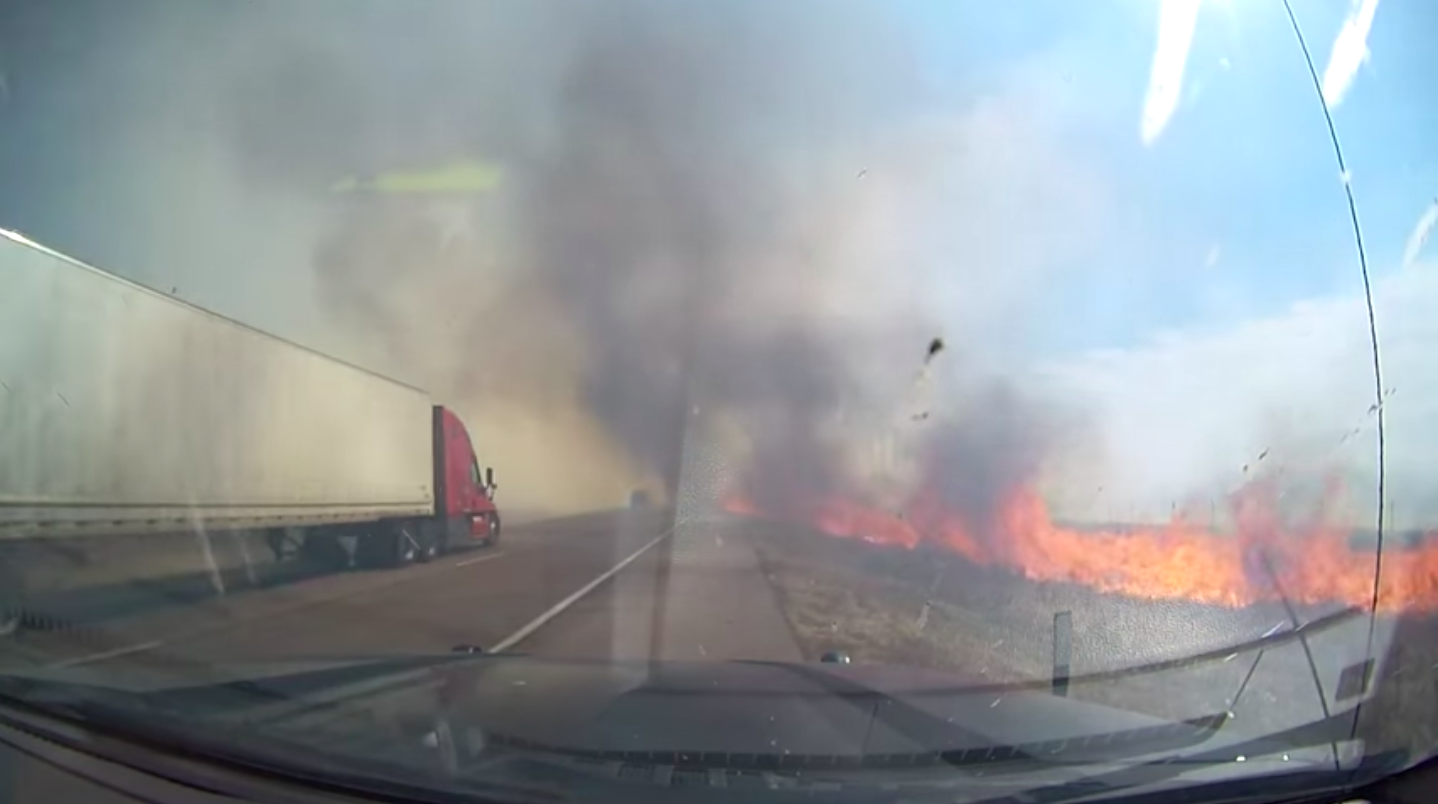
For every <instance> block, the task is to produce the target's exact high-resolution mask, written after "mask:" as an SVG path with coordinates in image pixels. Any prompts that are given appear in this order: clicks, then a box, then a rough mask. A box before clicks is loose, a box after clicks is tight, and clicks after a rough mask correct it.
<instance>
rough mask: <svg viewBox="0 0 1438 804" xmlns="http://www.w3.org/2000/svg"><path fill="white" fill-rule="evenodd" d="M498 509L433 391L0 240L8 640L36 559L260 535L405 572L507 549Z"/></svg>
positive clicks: (0, 497)
mask: <svg viewBox="0 0 1438 804" xmlns="http://www.w3.org/2000/svg"><path fill="white" fill-rule="evenodd" d="M494 490H495V485H494V481H493V471H492V470H485V471H484V472H481V471H480V467H479V464H478V461H477V459H476V457H475V452H474V447H473V444H472V443H471V442H470V438H469V434H468V431H467V430H466V428H465V427H464V424H463V423H462V422H461V421H460V420H459V418H458V417H457V416H455V415H454V413H453V412H452V411H450V410H448V409H446V408H444V407H441V406H439V405H435V404H434V403H433V402H432V401H431V400H430V398H429V395H428V394H426V393H425V392H424V391H421V390H419V389H417V388H413V387H411V386H409V385H405V384H404V383H400V382H396V381H394V380H391V379H387V378H385V377H382V376H380V375H378V374H375V373H373V372H370V371H366V370H364V369H362V368H358V367H356V366H353V365H350V364H347V363H344V362H342V361H339V360H336V359H334V358H331V357H327V356H325V355H323V354H320V353H318V352H315V351H313V350H311V349H307V348H304V347H302V346H299V345H297V344H294V343H291V342H289V341H286V340H283V339H281V338H277V337H274V336H272V335H269V334H266V333H264V332H261V331H259V330H257V329H254V328H252V327H248V326H245V325H244V324H241V323H238V322H236V321H233V320H231V319H228V318H225V317H223V316H219V315H216V314H214V313H211V312H209V311H207V310H204V309H201V308H199V307H196V306H195V305H192V304H188V303H186V302H183V301H180V300H178V299H175V298H173V297H171V296H168V295H166V294H164V293H159V292H156V291H154V290H151V289H149V288H146V287H143V286H141V285H138V284H135V283H133V282H129V281H126V280H124V279H121V278H119V277H116V276H113V275H111V274H108V273H106V272H104V271H101V270H99V269H97V268H93V267H91V266H88V265H85V264H83V263H81V262H79V261H77V260H74V259H71V258H69V257H66V256H65V255H63V254H60V253H58V252H56V251H53V250H51V249H48V248H45V247H44V246H41V245H39V244H37V243H35V242H33V241H30V240H28V239H26V238H25V237H23V236H21V235H18V234H15V233H12V232H7V231H4V230H0V632H3V631H5V630H6V629H7V628H13V626H14V624H15V622H16V614H15V612H16V609H17V607H18V606H20V605H21V604H20V603H18V602H17V599H18V596H19V593H18V592H17V591H16V590H17V589H19V588H20V587H22V586H23V581H24V577H23V574H24V573H23V572H22V571H19V570H16V569H15V567H14V566H13V565H11V566H7V560H6V557H5V556H6V554H7V553H6V551H9V553H8V554H9V555H14V552H15V551H16V550H21V549H22V548H23V547H24V546H25V545H32V546H33V545H36V544H37V543H38V544H40V545H42V546H43V545H47V544H50V543H52V542H53V540H58V539H74V538H77V537H87V538H91V539H119V538H132V537H135V536H137V535H138V536H144V535H150V534H178V533H195V534H201V535H203V534H208V533H211V532H214V531H255V532H263V533H264V535H265V537H266V540H267V541H268V542H269V544H270V545H271V548H272V549H274V550H275V552H276V554H277V557H280V556H283V554H284V546H285V545H286V544H293V545H294V546H295V547H296V548H297V549H296V552H298V553H300V554H302V555H305V556H307V557H309V558H311V559H318V560H323V561H326V562H331V561H335V560H338V559H340V558H341V557H342V558H343V561H344V564H345V565H346V566H348V565H350V564H354V563H363V564H371V565H373V564H382V565H403V564H406V563H409V562H410V561H412V560H424V559H427V558H430V557H433V556H435V555H437V554H439V553H441V552H444V551H445V550H447V549H450V548H452V547H459V546H463V545H468V544H490V543H492V542H493V541H494V540H495V539H496V538H497V537H498V534H499V514H498V511H497V510H496V508H495V506H494V502H493V497H494ZM17 576H21V577H17Z"/></svg>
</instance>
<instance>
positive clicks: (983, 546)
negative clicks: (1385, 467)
mask: <svg viewBox="0 0 1438 804" xmlns="http://www.w3.org/2000/svg"><path fill="white" fill-rule="evenodd" d="M1277 497H1278V495H1277V493H1276V490H1275V489H1274V488H1273V487H1272V486H1271V485H1268V484H1264V483H1262V482H1254V483H1251V484H1249V485H1248V486H1247V487H1245V488H1244V489H1242V490H1240V491H1239V492H1238V493H1236V494H1235V495H1234V496H1233V498H1232V500H1231V501H1230V502H1231V507H1232V515H1233V522H1234V526H1233V532H1230V533H1220V532H1218V531H1216V530H1214V529H1213V528H1210V527H1208V526H1204V525H1201V524H1198V523H1194V522H1190V521H1186V520H1185V519H1184V518H1183V517H1181V516H1175V517H1174V518H1173V519H1172V520H1171V521H1169V522H1168V523H1166V524H1163V525H1156V526H1145V527H1137V528H1127V529H1122V530H1117V529H1112V530H1088V529H1079V528H1072V527H1065V526H1062V525H1059V524H1056V523H1054V522H1053V521H1052V519H1051V518H1050V516H1049V511H1048V508H1047V506H1046V505H1045V504H1044V502H1043V500H1042V499H1041V498H1040V497H1039V495H1038V494H1037V493H1036V492H1035V491H1033V490H1032V489H1029V488H1019V489H1017V490H1015V491H1014V492H1012V493H1011V494H1009V495H1008V496H1007V497H1006V498H1005V499H1004V500H1003V501H1002V502H1001V503H1000V505H999V506H998V510H997V512H996V515H995V517H994V519H995V522H994V524H993V526H991V527H990V528H987V529H986V530H987V531H988V533H987V535H985V534H982V533H978V532H975V529H974V528H973V527H972V525H971V524H970V523H969V520H968V519H967V518H965V517H964V516H962V515H961V514H959V513H957V512H954V511H952V510H949V509H948V508H947V507H946V506H945V505H944V504H943V503H942V501H940V500H937V499H936V498H934V497H933V496H932V495H926V494H920V495H919V496H918V497H917V498H916V499H915V500H914V501H913V502H912V503H911V504H910V505H909V506H907V507H906V508H905V514H904V515H902V516H901V515H898V514H894V513H891V512H889V511H886V510H884V509H882V508H879V507H877V506H871V505H868V504H865V503H863V502H859V501H856V500H854V499H850V498H847V497H844V496H840V495H827V496H819V497H817V498H816V499H814V500H811V501H803V502H801V503H800V504H798V505H795V506H789V505H786V506H785V513H784V514H777V512H773V511H766V510H762V509H761V508H760V507H759V506H757V505H755V504H754V503H753V502H752V501H751V500H749V499H747V498H742V497H731V498H730V499H729V500H727V501H726V508H727V509H728V510H729V511H730V512H732V513H737V514H744V515H749V516H758V517H763V518H770V519H788V520H798V521H800V522H802V523H803V524H805V525H808V526H810V527H812V528H814V529H816V530H818V531H821V532H823V533H827V534H830V535H833V536H838V537H844V538H856V539H863V540H865V541H868V542H872V543H876V544H883V545H893V546H899V547H904V548H909V549H912V548H914V547H916V546H918V545H919V544H920V543H924V542H927V543H932V544H937V545H940V546H943V547H945V548H947V549H950V550H953V551H954V552H956V553H958V554H959V555H961V556H963V557H964V558H965V559H967V560H969V561H971V562H973V563H975V564H978V565H981V566H992V567H1000V568H1004V569H1008V570H1010V571H1013V572H1015V573H1017V574H1020V575H1022V576H1023V577H1025V578H1028V579H1030V580H1034V581H1058V582H1072V583H1079V584H1083V585H1086V586H1089V587H1092V588H1094V589H1097V590H1099V591H1103V592H1113V593H1118V594H1124V595H1130V596H1134V597H1140V598H1148V599H1155V600H1171V599H1182V600H1192V601H1198V602H1202V603H1210V604H1216V605H1222V606H1230V607H1239V606H1246V605H1250V604H1253V603H1257V602H1264V601H1274V602H1276V601H1280V600H1282V599H1283V598H1284V597H1285V596H1286V597H1287V599H1288V600H1290V601H1292V602H1295V603H1304V604H1313V605H1324V604H1333V603H1339V604H1345V605H1352V606H1360V607H1364V608H1366V607H1368V606H1369V605H1371V603H1372V595H1373V571H1374V551H1373V550H1372V549H1367V550H1364V549H1359V548H1355V547H1352V546H1350V544H1349V540H1348V536H1349V532H1348V531H1347V530H1346V529H1344V528H1341V527H1338V526H1334V525H1332V524H1327V523H1325V522H1324V521H1323V520H1324V517H1323V516H1322V512H1319V513H1318V514H1317V515H1315V516H1312V517H1310V521H1308V522H1305V523H1299V524H1294V523H1292V522H1284V521H1283V520H1282V518H1281V517H1279V516H1278V514H1277V511H1278V506H1277V504H1276V503H1277ZM795 512H798V514H797V515H795ZM776 514H777V515H776ZM1382 578H1383V582H1382V585H1381V588H1380V593H1379V609H1380V610H1383V611H1415V610H1421V611H1438V545H1435V544H1433V543H1431V542H1429V543H1425V544H1423V545H1421V546H1420V547H1418V548H1416V549H1412V550H1407V549H1403V550H1400V549H1397V548H1386V549H1385V554H1384V556H1383V572H1382Z"/></svg>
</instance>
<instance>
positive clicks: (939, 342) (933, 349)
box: [924, 337, 944, 362]
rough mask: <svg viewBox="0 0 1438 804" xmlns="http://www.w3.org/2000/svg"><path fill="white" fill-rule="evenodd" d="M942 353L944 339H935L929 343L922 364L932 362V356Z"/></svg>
mask: <svg viewBox="0 0 1438 804" xmlns="http://www.w3.org/2000/svg"><path fill="white" fill-rule="evenodd" d="M942 351H944V339H943V338H939V337H935V338H934V339H933V340H931V341H929V353H928V355H927V356H925V357H924V362H928V361H930V360H933V359H934V355H936V354H938V353H939V352H942Z"/></svg>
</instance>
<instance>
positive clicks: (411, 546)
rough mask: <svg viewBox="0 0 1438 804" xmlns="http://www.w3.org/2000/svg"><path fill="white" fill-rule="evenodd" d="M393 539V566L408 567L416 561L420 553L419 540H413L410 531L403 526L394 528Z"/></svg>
mask: <svg viewBox="0 0 1438 804" xmlns="http://www.w3.org/2000/svg"><path fill="white" fill-rule="evenodd" d="M391 538H393V539H394V566H395V567H408V566H409V565H410V564H413V563H414V562H415V561H417V560H418V559H419V557H420V555H421V551H420V549H419V542H417V541H416V540H415V538H414V537H413V536H411V535H410V532H409V531H408V530H406V529H404V528H395V529H394V531H393V536H392V537H391Z"/></svg>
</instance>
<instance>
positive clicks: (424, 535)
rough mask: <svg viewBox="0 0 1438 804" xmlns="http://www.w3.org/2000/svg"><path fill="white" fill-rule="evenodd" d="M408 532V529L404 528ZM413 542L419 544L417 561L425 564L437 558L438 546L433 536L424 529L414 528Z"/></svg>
mask: <svg viewBox="0 0 1438 804" xmlns="http://www.w3.org/2000/svg"><path fill="white" fill-rule="evenodd" d="M405 530H406V531H408V530H409V529H408V528H405ZM412 535H414V536H415V540H416V541H418V542H419V561H420V563H422V564H427V563H429V562H431V561H433V560H435V559H436V558H438V557H439V544H438V543H437V542H435V539H434V534H433V533H429V532H428V531H427V530H426V529H425V528H419V527H417V528H414V534H412Z"/></svg>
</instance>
